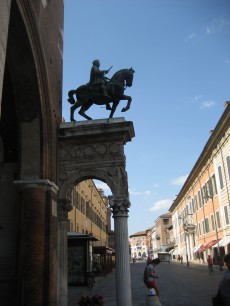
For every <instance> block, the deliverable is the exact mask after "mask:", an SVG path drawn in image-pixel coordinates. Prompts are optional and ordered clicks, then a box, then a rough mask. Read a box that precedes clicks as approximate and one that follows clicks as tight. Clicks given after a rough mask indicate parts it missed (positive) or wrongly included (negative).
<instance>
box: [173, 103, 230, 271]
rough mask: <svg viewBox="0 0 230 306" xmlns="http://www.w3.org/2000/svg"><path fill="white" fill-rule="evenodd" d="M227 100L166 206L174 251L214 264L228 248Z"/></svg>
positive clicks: (229, 159) (229, 127)
mask: <svg viewBox="0 0 230 306" xmlns="http://www.w3.org/2000/svg"><path fill="white" fill-rule="evenodd" d="M229 205H230V104H229V102H227V103H225V110H224V113H223V115H222V116H221V118H220V120H219V122H218V123H217V125H216V127H215V129H214V130H212V131H210V137H209V140H208V142H207V143H206V145H205V147H204V149H203V151H202V153H201V155H200V156H199V158H198V160H197V162H196V164H195V166H194V167H193V169H192V171H191V172H190V174H189V176H188V178H187V180H186V182H185V184H184V186H183V187H182V189H181V191H180V192H179V194H178V195H177V197H176V199H175V200H174V202H173V204H172V205H171V207H170V209H169V210H170V211H171V212H172V222H173V232H174V237H175V249H174V255H176V256H178V255H180V256H181V255H182V256H183V259H184V260H186V261H187V264H188V262H189V261H191V260H199V261H200V262H204V261H205V262H206V260H207V256H208V255H211V256H212V257H213V258H214V262H215V263H216V264H220V265H222V264H223V257H224V255H225V254H226V253H228V252H229V251H230V219H229V214H230V207H229Z"/></svg>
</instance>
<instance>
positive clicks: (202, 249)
mask: <svg viewBox="0 0 230 306" xmlns="http://www.w3.org/2000/svg"><path fill="white" fill-rule="evenodd" d="M204 251H205V247H204V245H202V246H201V247H200V248H199V249H198V250H197V252H198V253H202V252H204Z"/></svg>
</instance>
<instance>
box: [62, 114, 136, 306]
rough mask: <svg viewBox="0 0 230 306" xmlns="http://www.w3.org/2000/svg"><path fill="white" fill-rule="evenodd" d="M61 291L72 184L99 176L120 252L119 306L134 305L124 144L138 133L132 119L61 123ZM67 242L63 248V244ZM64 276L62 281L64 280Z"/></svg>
mask: <svg viewBox="0 0 230 306" xmlns="http://www.w3.org/2000/svg"><path fill="white" fill-rule="evenodd" d="M58 135H59V190H60V191H59V202H58V215H59V245H60V246H61V247H60V248H59V259H60V262H59V267H60V271H59V272H60V275H61V277H60V278H59V280H60V282H59V285H60V287H59V292H62V298H60V300H62V303H63V304H62V305H65V302H64V301H65V298H66V296H67V262H65V261H63V260H64V259H65V260H66V258H67V247H66V245H67V243H66V239H67V220H68V211H70V210H71V209H72V203H71V193H72V189H73V187H74V186H75V185H76V184H78V183H80V182H81V181H82V180H86V179H98V180H101V181H103V182H105V183H106V184H107V185H108V186H109V187H110V189H111V192H112V196H110V197H109V204H110V207H111V209H112V212H113V218H114V230H115V252H116V293H117V305H119V306H131V280H130V267H129V245H128V224H127V218H128V208H129V207H130V202H129V194H128V179H127V173H126V170H125V165H126V163H125V161H126V158H125V154H124V145H125V144H126V142H127V141H130V140H131V139H132V137H134V129H133V124H132V122H127V121H125V120H124V118H116V119H105V120H93V121H87V122H83V123H73V122H72V123H65V124H61V126H60V128H59V131H58ZM63 246H65V247H63ZM63 280H64V281H63Z"/></svg>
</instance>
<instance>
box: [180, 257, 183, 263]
mask: <svg viewBox="0 0 230 306" xmlns="http://www.w3.org/2000/svg"><path fill="white" fill-rule="evenodd" d="M180 263H181V264H182V263H183V256H182V255H180Z"/></svg>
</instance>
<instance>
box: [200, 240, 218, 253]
mask: <svg viewBox="0 0 230 306" xmlns="http://www.w3.org/2000/svg"><path fill="white" fill-rule="evenodd" d="M217 242H218V240H211V241H209V242H208V243H206V244H204V245H202V246H201V247H200V248H199V249H198V250H197V252H199V253H201V252H204V251H205V250H207V249H210V248H211V247H212V246H214V245H215V244H216V243H217Z"/></svg>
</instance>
